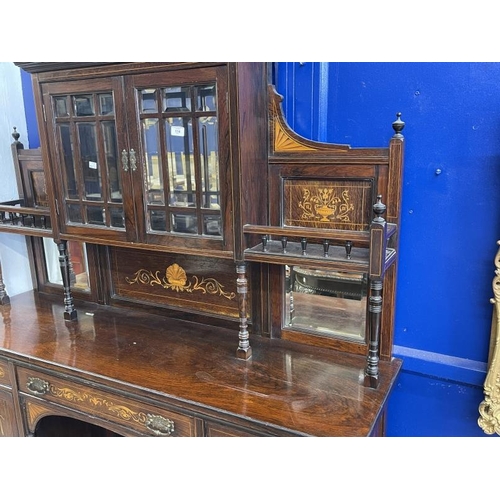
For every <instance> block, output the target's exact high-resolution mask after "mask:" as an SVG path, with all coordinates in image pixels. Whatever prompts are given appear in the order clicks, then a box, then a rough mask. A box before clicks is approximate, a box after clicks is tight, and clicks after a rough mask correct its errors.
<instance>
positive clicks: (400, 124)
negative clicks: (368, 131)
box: [392, 113, 405, 137]
mask: <svg viewBox="0 0 500 500" xmlns="http://www.w3.org/2000/svg"><path fill="white" fill-rule="evenodd" d="M396 117H397V118H396V120H395V121H394V122H392V128H393V129H394V132H396V133H395V134H394V137H403V134H402V133H401V131H402V130H403V129H404V128H405V122H404V121H403V120H401V113H396Z"/></svg>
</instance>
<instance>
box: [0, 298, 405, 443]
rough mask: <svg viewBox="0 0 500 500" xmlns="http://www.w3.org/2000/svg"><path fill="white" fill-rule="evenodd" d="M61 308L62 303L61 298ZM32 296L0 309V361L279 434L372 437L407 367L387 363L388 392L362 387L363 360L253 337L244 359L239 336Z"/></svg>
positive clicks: (384, 381)
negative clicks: (70, 308) (74, 308)
mask: <svg viewBox="0 0 500 500" xmlns="http://www.w3.org/2000/svg"><path fill="white" fill-rule="evenodd" d="M60 302H62V299H61V300H60ZM63 310H64V308H63V305H62V304H61V303H57V302H54V300H53V299H51V298H47V297H44V296H40V295H39V294H36V293H33V292H27V293H24V294H21V295H17V296H14V297H12V298H11V305H10V306H9V305H7V306H0V312H1V313H2V316H3V322H1V321H0V357H1V356H6V357H8V358H10V359H14V360H16V361H18V362H21V363H25V364H28V365H30V366H32V367H33V368H42V369H44V368H45V369H53V370H56V371H57V373H58V374H61V375H63V376H76V377H80V378H84V379H85V380H86V381H89V382H92V383H101V384H105V385H106V386H107V387H110V388H114V389H121V390H126V391H127V392H129V393H133V394H135V395H137V396H139V397H141V396H147V397H149V398H152V399H155V400H157V401H164V402H166V403H175V404H176V405H177V406H178V407H180V408H184V409H187V410H189V411H195V412H196V411H197V410H202V411H203V412H204V413H205V414H210V412H223V413H224V414H227V416H228V417H231V418H232V417H233V416H242V417H244V418H245V419H248V420H251V421H255V422H260V423H265V424H266V425H267V426H268V428H269V429H270V430H271V431H272V432H271V433H273V432H276V433H277V434H280V433H281V434H284V435H286V434H288V433H290V434H298V435H315V436H365V435H369V434H370V432H371V431H372V429H373V427H374V425H375V423H376V421H377V418H378V416H379V415H380V413H381V411H382V409H383V407H384V404H385V403H386V399H387V397H388V394H389V392H390V390H391V387H392V385H393V383H394V380H395V378H396V376H397V374H398V373H399V370H400V367H401V361H399V360H393V361H392V362H384V361H381V363H380V386H379V388H378V389H376V390H374V389H370V388H367V387H364V386H363V374H364V367H365V358H364V356H356V355H350V354H344V353H338V352H335V351H333V350H329V349H320V348H314V347H311V346H305V345H299V344H294V343H292V342H287V341H283V340H276V339H267V338H261V337H255V336H252V338H251V344H252V348H253V356H252V358H251V359H250V360H247V361H244V360H241V359H238V358H237V357H236V355H235V354H236V347H237V345H238V331H237V325H236V324H235V328H234V331H231V330H229V329H222V328H217V327H213V326H209V325H200V324H195V323H190V322H186V321H181V320H177V319H170V318H165V317H161V316H157V315H153V314H146V313H144V312H142V311H137V310H133V309H125V308H116V307H109V306H99V305H96V304H86V305H84V304H78V313H79V317H78V318H79V319H78V321H76V322H75V321H73V322H71V321H65V320H64V319H63Z"/></svg>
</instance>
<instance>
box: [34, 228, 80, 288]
mask: <svg viewBox="0 0 500 500" xmlns="http://www.w3.org/2000/svg"><path fill="white" fill-rule="evenodd" d="M43 249H44V254H45V265H46V268H47V279H48V282H49V283H53V284H56V285H61V286H62V284H63V282H62V277H61V267H60V264H59V249H58V248H57V245H56V244H55V242H54V240H52V239H50V238H43ZM68 253H69V262H70V279H71V286H72V288H75V289H78V290H83V291H90V284H89V279H88V265H87V252H86V249H85V244H84V243H80V242H78V241H68Z"/></svg>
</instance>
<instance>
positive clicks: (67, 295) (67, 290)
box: [57, 240, 77, 320]
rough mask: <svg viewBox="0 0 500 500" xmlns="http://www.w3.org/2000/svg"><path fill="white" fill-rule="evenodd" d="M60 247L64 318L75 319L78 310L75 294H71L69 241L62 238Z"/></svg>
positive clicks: (59, 243)
mask: <svg viewBox="0 0 500 500" xmlns="http://www.w3.org/2000/svg"><path fill="white" fill-rule="evenodd" d="M57 248H58V249H59V265H60V267H61V275H62V281H63V289H64V319H67V320H75V319H77V312H76V309H75V304H74V302H73V295H72V294H71V275H70V265H69V256H68V242H67V241H65V240H61V241H59V242H57Z"/></svg>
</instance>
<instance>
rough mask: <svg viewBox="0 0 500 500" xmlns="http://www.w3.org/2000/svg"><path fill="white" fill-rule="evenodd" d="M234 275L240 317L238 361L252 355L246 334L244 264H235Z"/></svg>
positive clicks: (246, 291) (245, 279)
mask: <svg viewBox="0 0 500 500" xmlns="http://www.w3.org/2000/svg"><path fill="white" fill-rule="evenodd" d="M236 273H237V275H238V278H237V280H236V290H237V292H238V309H239V317H240V331H239V335H238V337H239V344H238V349H237V351H236V356H237V357H238V358H240V359H249V358H250V356H251V355H252V348H251V347H250V341H249V337H250V335H249V333H248V319H247V309H248V282H247V277H246V264H245V263H243V264H237V266H236Z"/></svg>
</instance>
